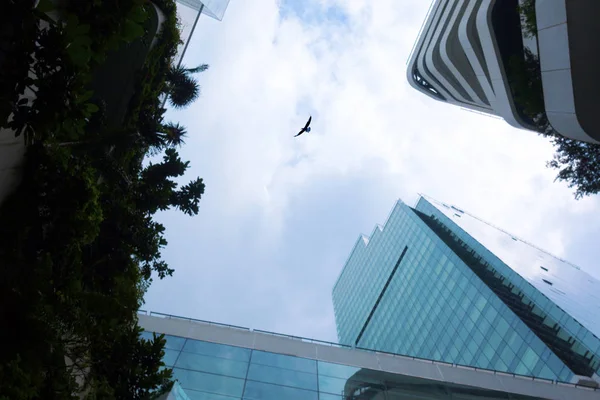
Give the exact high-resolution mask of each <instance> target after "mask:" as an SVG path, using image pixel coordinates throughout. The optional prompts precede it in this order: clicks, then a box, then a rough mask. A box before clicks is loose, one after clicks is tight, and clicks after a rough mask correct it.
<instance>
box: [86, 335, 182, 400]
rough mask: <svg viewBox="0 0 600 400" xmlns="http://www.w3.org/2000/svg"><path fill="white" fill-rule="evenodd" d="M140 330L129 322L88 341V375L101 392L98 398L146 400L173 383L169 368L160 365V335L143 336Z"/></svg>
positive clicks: (161, 363) (161, 339) (165, 389)
mask: <svg viewBox="0 0 600 400" xmlns="http://www.w3.org/2000/svg"><path fill="white" fill-rule="evenodd" d="M142 331H143V330H142V329H141V328H140V327H138V326H132V327H129V328H125V329H123V330H121V331H119V332H117V333H116V334H111V336H110V337H106V338H104V339H105V340H101V341H99V342H98V343H92V345H91V348H90V354H91V355H92V364H91V369H90V376H89V378H90V379H91V380H92V381H93V382H94V384H95V386H96V389H99V388H101V389H102V391H103V392H104V393H102V395H103V396H100V397H99V398H112V399H116V400H121V399H122V400H130V399H131V400H136V399H139V400H142V399H143V400H146V399H150V398H156V397H157V395H159V394H161V393H164V392H166V391H168V390H170V389H171V387H172V386H173V382H172V381H171V378H172V376H173V371H172V370H171V369H167V368H164V363H163V362H162V357H163V356H164V354H165V352H164V350H163V349H164V346H165V343H166V340H165V338H164V335H160V336H158V337H156V336H155V337H154V338H153V339H152V340H146V339H143V338H142V337H141V333H142ZM98 394H99V393H98V390H97V396H98Z"/></svg>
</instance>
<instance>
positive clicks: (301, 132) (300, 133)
mask: <svg viewBox="0 0 600 400" xmlns="http://www.w3.org/2000/svg"><path fill="white" fill-rule="evenodd" d="M304 132H306V129H302V130H301V131H300V132H298V134H297V135H294V137H296V136H300V135H302V134H303V133H304Z"/></svg>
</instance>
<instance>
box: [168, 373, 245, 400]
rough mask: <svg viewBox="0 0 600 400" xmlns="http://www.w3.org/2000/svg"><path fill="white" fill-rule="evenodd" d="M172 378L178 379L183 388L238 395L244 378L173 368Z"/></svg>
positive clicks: (242, 386)
mask: <svg viewBox="0 0 600 400" xmlns="http://www.w3.org/2000/svg"><path fill="white" fill-rule="evenodd" d="M173 375H174V378H175V379H177V380H179V384H180V385H181V387H182V388H183V389H193V390H199V391H206V392H210V393H217V394H224V395H228V396H234V397H240V396H241V395H242V391H243V390H244V380H243V379H238V378H232V377H229V376H220V375H214V374H207V373H204V372H198V371H191V370H187V369H181V368H174V369H173Z"/></svg>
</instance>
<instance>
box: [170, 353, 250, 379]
mask: <svg viewBox="0 0 600 400" xmlns="http://www.w3.org/2000/svg"><path fill="white" fill-rule="evenodd" d="M175 366H176V367H179V368H186V369H191V370H195V371H203V372H211V373H213V374H219V375H227V376H233V377H236V378H245V377H246V372H247V370H248V363H246V362H243V361H235V360H230V359H227V358H218V357H209V356H203V355H200V354H194V353H186V352H181V355H180V356H179V359H178V360H177V364H176V365H175Z"/></svg>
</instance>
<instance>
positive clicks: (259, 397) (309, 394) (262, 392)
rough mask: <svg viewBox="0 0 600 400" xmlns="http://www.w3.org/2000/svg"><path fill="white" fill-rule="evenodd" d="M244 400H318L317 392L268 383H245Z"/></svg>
mask: <svg viewBox="0 0 600 400" xmlns="http://www.w3.org/2000/svg"><path fill="white" fill-rule="evenodd" d="M244 399H248V400H251V399H252V400H254V399H256V400H282V399H285V400H318V394H317V392H313V391H311V390H305V389H297V388H291V387H286V386H280V385H272V384H270V383H262V382H255V381H247V382H246V389H245V390H244Z"/></svg>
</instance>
